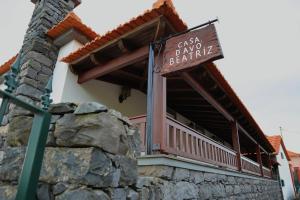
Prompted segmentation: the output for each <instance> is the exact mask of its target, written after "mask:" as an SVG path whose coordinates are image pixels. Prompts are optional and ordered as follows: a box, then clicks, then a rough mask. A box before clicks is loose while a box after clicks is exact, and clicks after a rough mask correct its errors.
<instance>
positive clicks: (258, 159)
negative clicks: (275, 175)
mask: <svg viewBox="0 0 300 200" xmlns="http://www.w3.org/2000/svg"><path fill="white" fill-rule="evenodd" d="M256 158H257V163H258V164H259V168H260V174H261V176H264V172H263V164H262V159H261V152H260V146H259V144H256Z"/></svg>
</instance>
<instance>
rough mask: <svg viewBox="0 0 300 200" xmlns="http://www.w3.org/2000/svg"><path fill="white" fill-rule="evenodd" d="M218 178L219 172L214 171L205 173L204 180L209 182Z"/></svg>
mask: <svg viewBox="0 0 300 200" xmlns="http://www.w3.org/2000/svg"><path fill="white" fill-rule="evenodd" d="M217 178H218V175H217V174H214V173H204V180H205V181H207V182H216V181H217Z"/></svg>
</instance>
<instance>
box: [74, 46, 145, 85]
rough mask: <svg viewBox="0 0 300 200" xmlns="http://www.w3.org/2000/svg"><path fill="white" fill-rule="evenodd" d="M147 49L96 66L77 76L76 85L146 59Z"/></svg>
mask: <svg viewBox="0 0 300 200" xmlns="http://www.w3.org/2000/svg"><path fill="white" fill-rule="evenodd" d="M148 52H149V47H148V46H144V47H141V48H139V49H137V50H135V51H133V52H131V53H126V54H124V55H122V56H120V57H118V58H116V59H114V60H111V61H109V62H107V63H106V64H104V65H98V66H96V67H94V68H92V69H89V70H87V71H85V72H83V73H81V74H79V76H78V83H84V82H86V81H88V80H91V79H95V78H98V77H101V76H103V75H106V74H108V73H110V72H113V71H116V70H119V69H121V68H123V67H126V66H128V65H131V64H133V63H136V62H139V61H142V60H144V59H146V58H147V57H148Z"/></svg>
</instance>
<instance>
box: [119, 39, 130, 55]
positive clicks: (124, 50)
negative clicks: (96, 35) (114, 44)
mask: <svg viewBox="0 0 300 200" xmlns="http://www.w3.org/2000/svg"><path fill="white" fill-rule="evenodd" d="M118 48H119V49H120V50H121V52H122V53H128V52H130V51H131V48H130V47H129V46H128V42H126V41H125V39H120V40H119V41H118Z"/></svg>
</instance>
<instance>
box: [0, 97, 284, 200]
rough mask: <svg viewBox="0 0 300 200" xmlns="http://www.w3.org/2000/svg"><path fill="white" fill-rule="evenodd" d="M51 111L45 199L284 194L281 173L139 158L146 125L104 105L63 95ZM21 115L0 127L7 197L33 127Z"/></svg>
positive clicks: (1, 184)
mask: <svg viewBox="0 0 300 200" xmlns="http://www.w3.org/2000/svg"><path fill="white" fill-rule="evenodd" d="M50 112H51V113H52V121H51V126H50V130H49V136H48V141H47V147H46V151H45V156H44V160H43V166H42V170H41V175H40V184H39V188H38V191H37V197H38V198H37V199H38V200H98V199H101V200H102V199H103V200H105V199H112V200H138V199H140V200H148V199H149V200H159V199H163V200H183V199H200V200H202V199H274V200H276V199H282V197H281V190H280V187H279V183H278V182H277V181H274V180H268V179H263V178H259V177H256V178H254V177H251V176H249V175H248V176H247V177H242V176H241V175H239V174H238V173H237V172H235V174H236V175H232V173H233V172H232V173H229V171H228V173H227V172H226V171H225V170H221V171H222V172H223V174H220V173H218V172H214V173H213V172H212V171H208V170H202V171H201V170H197V171H196V170H190V169H188V168H182V167H181V168H180V167H174V166H172V164H171V163H170V162H166V163H167V164H168V165H169V166H165V165H164V166H163V165H159V164H156V165H154V164H153V165H151V162H150V165H149V166H144V165H140V166H138V165H137V158H138V157H139V156H140V148H139V147H140V136H139V132H138V129H137V128H136V127H134V126H132V124H131V122H130V121H129V120H128V118H126V117H124V116H122V115H121V114H120V113H119V112H117V111H115V110H112V109H108V108H107V107H106V106H104V105H101V104H98V103H94V102H91V103H83V104H80V105H75V104H73V103H61V104H56V105H52V106H51V107H50ZM15 119H16V120H17V121H15V124H16V125H14V123H11V124H10V126H9V128H7V126H3V127H1V128H0V135H1V137H3V138H5V140H4V141H5V142H4V145H2V146H1V150H0V199H1V200H13V199H14V197H15V194H16V190H17V182H18V177H19V175H20V171H21V167H22V163H23V160H24V155H25V148H26V147H25V145H26V143H27V140H28V135H29V132H30V127H31V120H30V119H26V118H24V117H23V116H22V117H16V118H15ZM20 124H22V126H20ZM158 156H159V155H158ZM150 157H152V158H153V157H154V156H150ZM138 159H139V160H141V159H142V158H138ZM143 159H146V157H143ZM183 163H184V162H183ZM219 171H220V169H219Z"/></svg>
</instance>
